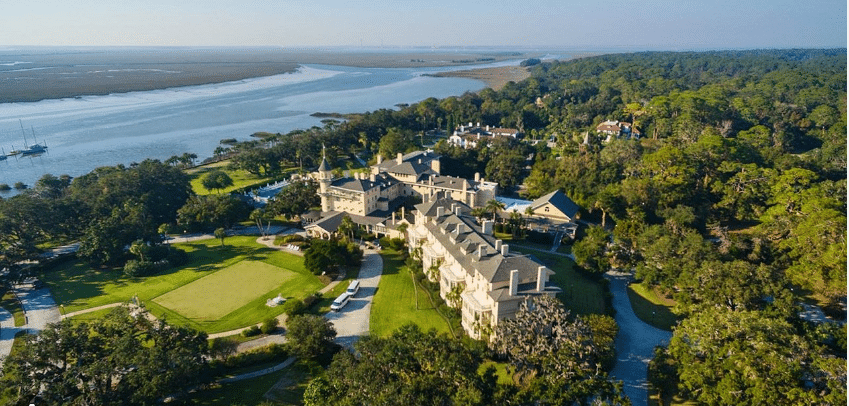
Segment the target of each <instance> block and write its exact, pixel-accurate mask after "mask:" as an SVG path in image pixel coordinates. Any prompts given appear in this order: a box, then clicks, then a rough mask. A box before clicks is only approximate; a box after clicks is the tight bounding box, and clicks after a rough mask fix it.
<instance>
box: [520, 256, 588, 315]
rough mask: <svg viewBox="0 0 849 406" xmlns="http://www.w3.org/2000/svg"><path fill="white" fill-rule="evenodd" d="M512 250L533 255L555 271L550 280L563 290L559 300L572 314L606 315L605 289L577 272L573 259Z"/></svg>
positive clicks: (558, 296)
mask: <svg viewBox="0 0 849 406" xmlns="http://www.w3.org/2000/svg"><path fill="white" fill-rule="evenodd" d="M510 250H511V251H516V252H523V253H526V254H530V255H533V256H534V257H536V258H537V259H539V260H540V261H542V263H543V264H545V266H547V267H548V268H549V269H551V270H552V271H554V275H552V276H551V279H550V280H551V281H552V282H554V284H555V285H557V286H559V287H560V289H563V292H561V293H560V294H558V295H557V298H558V299H560V300H561V301H562V302H563V303H565V304H566V307H567V308H568V309H570V310H571V311H572V312H574V313H577V314H590V313H595V314H603V313H604V310H605V304H604V293H605V292H604V287H603V286H602V284H601V283H600V282H597V281H594V280H592V279H590V278H588V277H586V276H584V275H582V274H581V273H580V272H578V271H576V270H575V268H574V265H575V263H574V262H573V261H572V260H571V259H569V258H567V257H564V256H561V255H556V254H552V253H546V252H540V251H534V250H523V249H522V247H519V246H513V245H511V246H510Z"/></svg>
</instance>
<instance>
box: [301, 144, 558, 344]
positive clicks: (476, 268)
mask: <svg viewBox="0 0 849 406" xmlns="http://www.w3.org/2000/svg"><path fill="white" fill-rule="evenodd" d="M313 176H314V177H315V178H316V179H317V180H318V182H319V192H318V193H319V195H320V196H321V208H322V218H321V220H318V221H316V222H314V223H312V224H310V225H308V226H306V227H305V228H306V230H307V232H308V233H309V234H310V235H311V236H313V237H318V238H329V237H330V236H331V235H333V234H334V233H335V232H336V231H337V229H338V227H339V225H340V224H341V222H342V219H343V218H344V217H346V216H347V217H350V218H351V220H352V221H353V222H354V223H356V224H359V225H360V226H362V227H364V228H365V229H366V231H369V232H374V233H376V234H381V235H388V236H391V237H402V236H403V235H404V234H403V233H401V232H399V231H398V228H397V227H398V226H399V225H400V224H406V237H407V242H408V246H409V248H410V251H411V252H421V259H422V262H423V265H424V269H425V271H426V273H427V274H428V277H429V278H430V279H431V280H432V281H434V282H438V283H439V287H440V295H441V296H442V298H443V299H445V300H446V302H447V303H448V304H449V305H451V306H454V307H456V308H459V309H460V310H461V314H462V325H463V328H464V330H465V331H466V332H467V333H468V334H469V335H470V336H471V337H473V338H485V337H487V336H490V335H491V333H492V332H494V330H495V327H496V326H497V325H498V323H499V322H501V321H503V320H505V319H509V318H512V317H514V316H515V314H516V312H517V311H518V309H519V304H520V303H521V302H522V301H524V300H527V299H528V298H530V297H532V296H537V295H555V294H556V293H557V292H559V291H560V289H558V288H557V287H555V286H552V285H551V284H550V282H549V276H550V275H552V274H553V271H551V270H550V269H548V268H546V267H545V266H544V265H543V264H541V263H540V262H538V261H537V260H536V259H534V258H533V257H531V256H528V255H524V254H520V253H515V252H511V251H510V248H509V246H508V245H507V244H504V243H503V242H502V241H501V240H498V239H496V238H495V236H494V233H493V224H494V223H493V222H492V221H484V222H483V223H482V224H481V223H478V221H477V220H476V219H475V217H473V216H472V215H471V214H470V212H471V208H472V207H481V206H484V205H485V204H486V203H487V202H488V201H490V200H493V199H495V197H496V193H497V184H496V183H494V182H486V181H484V180H481V179H480V177H479V176H478V175H475V179H474V180H468V179H463V178H457V177H452V176H444V175H442V174H441V173H440V164H439V156H438V155H436V154H434V153H433V152H432V151H417V152H412V153H409V154H406V155H403V154H398V155H397V157H396V158H395V159H392V160H383V159H381V157H378V159H377V163H376V164H375V165H372V166H371V168H370V170H369V172H368V173H367V174H364V173H361V174H357V175H355V176H349V177H341V178H334V176H333V172H332V170H331V168H330V165H328V163H327V161H326V159H322V162H321V165H320V166H319V168H318V171H317V172H316V173H315V174H314V175H313ZM553 196H554V195H552V197H553ZM411 198H413V199H416V200H417V201H421V203H420V204H417V205H416V206H415V209H416V210H415V212H414V215H405V211H404V209H403V205H404V203H406V202H408V201H409V199H411ZM419 199H420V200H419ZM546 202H547V200H546ZM399 207H401V208H402V209H401V216H400V217H397V216H396V214H395V213H396V211H397V209H398V208H399ZM551 207H555V206H550V207H549V206H547V205H546V204H545V202H541V204H540V205H538V207H537V206H535V207H534V209H539V210H540V211H541V212H550V211H551V210H552V209H551ZM557 212H558V213H559V210H558V211H557Z"/></svg>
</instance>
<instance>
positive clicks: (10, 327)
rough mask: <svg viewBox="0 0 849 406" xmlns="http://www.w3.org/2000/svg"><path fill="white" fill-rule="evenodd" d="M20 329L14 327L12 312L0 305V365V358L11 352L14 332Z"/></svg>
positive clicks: (0, 361)
mask: <svg viewBox="0 0 849 406" xmlns="http://www.w3.org/2000/svg"><path fill="white" fill-rule="evenodd" d="M20 330H21V329H20V328H19V327H15V318H14V317H13V316H12V313H9V311H8V310H6V309H4V308H2V307H0V365H2V362H3V361H2V360H3V359H5V358H6V357H7V356H9V353H11V352H12V343H14V342H15V334H17V333H18V331H20Z"/></svg>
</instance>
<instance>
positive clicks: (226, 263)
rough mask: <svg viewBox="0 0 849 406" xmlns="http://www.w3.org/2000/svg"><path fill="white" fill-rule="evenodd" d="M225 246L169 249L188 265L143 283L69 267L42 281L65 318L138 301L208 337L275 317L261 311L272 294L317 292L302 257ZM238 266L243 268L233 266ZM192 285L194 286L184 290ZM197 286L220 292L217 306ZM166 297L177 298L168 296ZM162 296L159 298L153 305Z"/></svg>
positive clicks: (272, 311)
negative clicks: (274, 272) (206, 314)
mask: <svg viewBox="0 0 849 406" xmlns="http://www.w3.org/2000/svg"><path fill="white" fill-rule="evenodd" d="M226 244H227V245H225V246H223V247H222V246H220V242H219V241H218V240H216V239H210V240H204V241H196V242H191V243H186V244H177V245H175V246H177V247H179V248H181V249H183V250H185V251H186V252H188V253H189V258H190V262H189V263H188V264H186V265H185V266H182V267H180V268H177V269H172V270H168V271H165V272H164V273H162V274H159V275H154V276H149V277H145V278H130V277H126V276H124V275H123V274H122V272H121V271H120V270H112V269H92V268H91V267H90V266H87V265H86V264H84V263H81V262H69V263H65V264H62V265H60V266H58V267H57V268H56V269H53V270H50V271H48V272H46V273H45V274H44V276H43V280H44V282H45V283H46V284H47V286H48V287H50V290H51V292H52V293H53V296H54V298H55V299H56V301H57V303H59V304H61V305H64V310H65V313H70V312H73V311H77V310H82V309H88V308H91V307H95V306H100V305H104V304H109V303H116V302H126V301H129V300H130V299H131V298H132V297H133V296H134V295H138V297H139V300H141V301H142V302H143V303H144V304H145V305H146V306H147V308H148V309H149V310H150V311H151V312H152V313H153V314H154V315H156V316H157V317H166V318H167V320H168V321H169V322H172V323H177V324H182V325H187V326H190V327H193V328H196V329H199V330H203V331H206V332H209V333H214V332H219V331H228V330H231V329H236V328H241V327H245V326H249V325H251V324H255V323H258V322H260V321H262V320H264V319H266V318H268V317H274V316H277V315H279V314H280V313H281V312H282V309H281V307H279V306H278V307H273V308H272V307H268V306H266V305H265V301H266V299H268V298H269V297H273V296H276V295H277V294H278V293H282V294H283V296H284V297H297V298H303V297H305V296H307V295H309V294H312V293H314V292H315V291H317V290H319V289H321V287H322V286H323V285H322V284H321V282H320V281H319V280H318V278H317V277H315V276H313V275H312V274H310V273H309V272H308V271H306V270H305V269H304V267H303V258H302V257H299V256H297V255H293V254H289V253H285V252H281V251H278V250H273V249H270V248H267V247H265V246H262V245H259V244H257V243H256V237H253V236H242V237H228V238H227V240H226ZM242 262H245V264H246V265H239V264H241V263H242ZM252 264H253V265H256V266H254V267H253V268H256V270H254V269H253V268H252ZM258 264H262V265H258ZM271 268H276V269H280V271H281V272H280V273H281V275H283V277H282V279H281V278H279V277H278V278H272V277H268V276H265V277H262V278H263V279H262V280H259V279H255V278H257V275H268V272H269V270H270V269H271ZM260 269H262V270H264V271H262V270H260ZM284 269H285V270H284ZM218 273H221V276H217V277H213V278H212V279H210V280H212V281H218V282H219V283H220V284H221V285H222V286H213V285H215V284H212V285H206V282H203V281H201V279H202V278H204V277H207V276H210V275H217V274H218ZM240 278H241V279H242V280H243V281H245V282H247V283H248V284H249V285H248V286H247V287H246V286H245V285H244V284H242V285H241V286H239V285H236V282H234V281H235V280H238V279H240ZM193 283H198V285H195V287H192V286H190V285H193ZM254 285H256V286H254ZM201 286H210V289H212V288H215V289H217V292H222V291H221V290H220V289H221V288H224V289H225V290H224V291H223V292H224V293H218V295H219V297H218V298H217V300H216V299H215V298H213V299H209V298H206V299H202V297H203V296H202V295H201V294H199V293H197V289H196V288H197V287H201ZM181 287H185V290H184V289H181ZM172 291H176V292H177V293H173V294H169V292H172ZM166 294H167V296H165V297H164V298H162V299H157V298H159V297H160V296H163V295H166ZM269 295H270V296H269ZM192 297H194V298H199V300H200V302H202V303H205V305H206V306H208V307H209V309H207V310H208V311H210V312H212V311H215V312H218V311H219V305H223V306H224V307H222V308H221V310H220V312H219V313H217V314H219V315H220V318H218V319H214V320H211V319H205V318H203V316H202V315H199V314H198V313H197V305H201V304H200V303H198V304H193V303H190V302H191V300H190V299H191V298H192ZM154 299H157V300H154ZM164 304H167V305H164ZM236 305H238V306H236ZM224 311H226V313H224Z"/></svg>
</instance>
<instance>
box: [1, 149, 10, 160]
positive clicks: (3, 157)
mask: <svg viewBox="0 0 849 406" xmlns="http://www.w3.org/2000/svg"><path fill="white" fill-rule="evenodd" d="M0 151H3V153H2V154H0V161H5V160H6V158H8V157H7V156H6V150H5V149H2V148H0Z"/></svg>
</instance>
